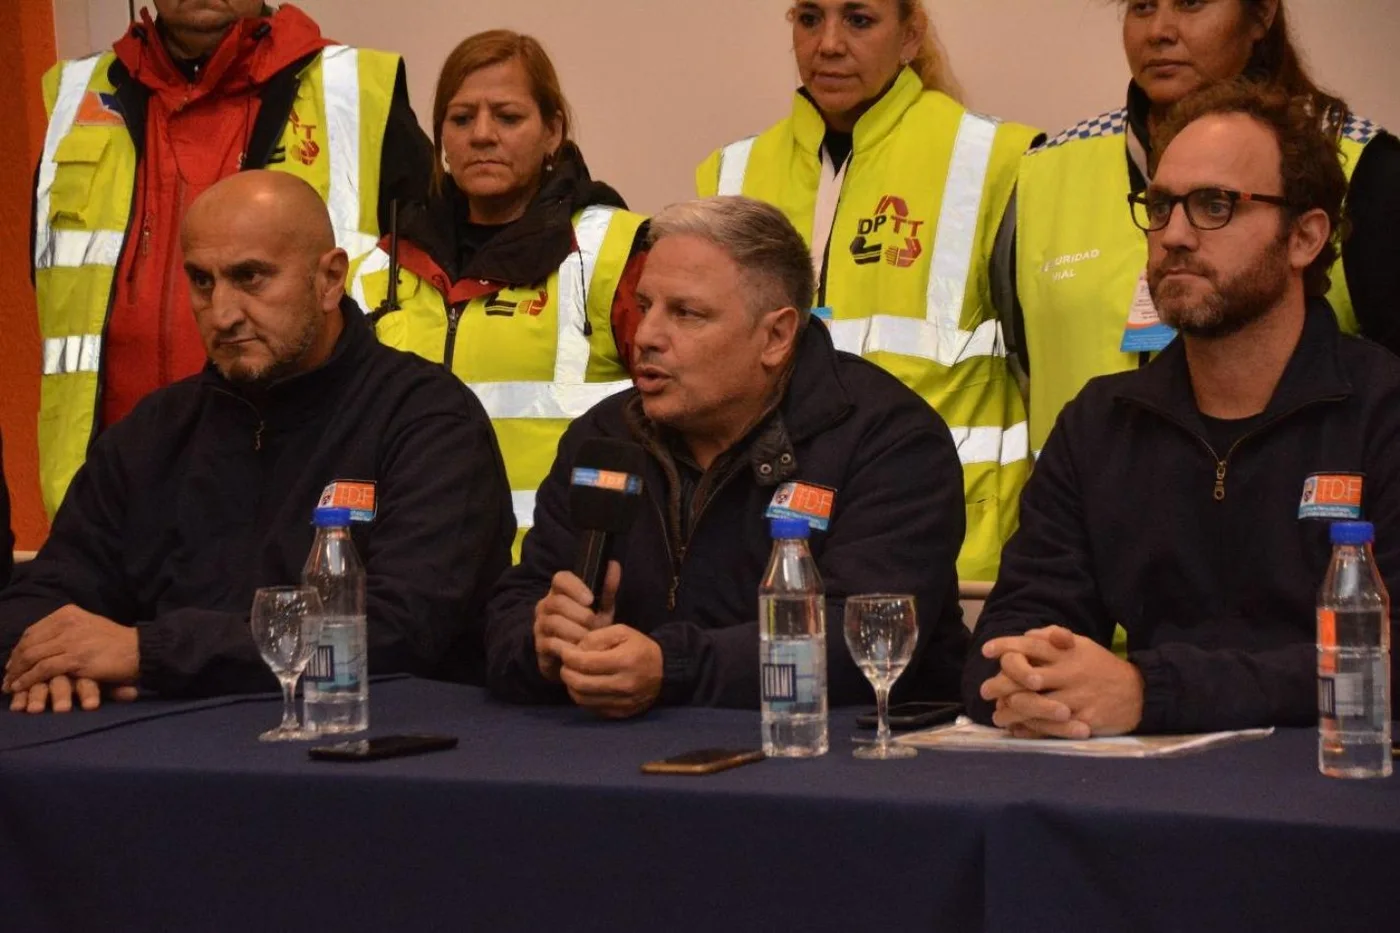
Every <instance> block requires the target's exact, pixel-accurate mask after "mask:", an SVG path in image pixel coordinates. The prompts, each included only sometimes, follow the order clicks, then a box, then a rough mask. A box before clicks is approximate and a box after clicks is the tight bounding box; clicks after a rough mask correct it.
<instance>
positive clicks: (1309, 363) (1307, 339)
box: [1114, 298, 1352, 431]
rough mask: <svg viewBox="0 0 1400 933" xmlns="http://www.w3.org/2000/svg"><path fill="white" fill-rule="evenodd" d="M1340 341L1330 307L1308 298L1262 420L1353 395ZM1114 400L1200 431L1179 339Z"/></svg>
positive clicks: (1130, 380)
mask: <svg viewBox="0 0 1400 933" xmlns="http://www.w3.org/2000/svg"><path fill="white" fill-rule="evenodd" d="M1340 340H1341V331H1340V330H1339V329H1338V327H1337V319H1336V316H1335V315H1334V314H1333V313H1332V308H1331V306H1330V305H1329V304H1328V303H1327V301H1326V300H1325V299H1322V298H1310V299H1308V309H1307V314H1306V316H1305V317H1304V319H1303V333H1302V335H1301V336H1300V337H1299V338H1298V345H1297V346H1296V347H1295V348H1294V349H1293V355H1292V356H1291V357H1289V359H1288V364H1287V365H1286V366H1285V367H1284V369H1283V376H1282V377H1281V378H1280V379H1279V383H1278V386H1277V388H1275V389H1274V394H1273V396H1272V397H1271V398H1270V399H1269V404H1268V405H1267V406H1265V408H1264V411H1263V421H1265V422H1270V421H1273V420H1275V419H1277V418H1280V417H1283V416H1284V415H1287V414H1289V413H1290V412H1292V411H1294V410H1296V409H1298V408H1302V407H1304V406H1305V405H1309V404H1312V403H1313V402H1321V401H1328V400H1333V399H1341V398H1346V397H1348V396H1350V395H1351V394H1352V386H1351V382H1350V381H1349V380H1348V379H1347V378H1346V375H1345V373H1344V372H1343V371H1342V366H1341V363H1340V361H1339V360H1338V359H1337V344H1338V342H1339V341H1340ZM1114 399H1115V400H1118V401H1123V402H1128V403H1135V404H1138V405H1142V406H1145V407H1147V408H1151V409H1153V410H1156V411H1158V412H1161V413H1163V414H1166V415H1168V416H1171V417H1173V418H1174V419H1176V420H1177V421H1180V422H1181V423H1182V424H1184V425H1187V426H1188V427H1191V428H1193V429H1194V430H1198V431H1199V430H1203V429H1204V422H1202V421H1201V413H1200V409H1199V408H1197V406H1196V397H1195V394H1194V392H1193V391H1192V389H1191V372H1190V370H1189V368H1188V367H1187V364H1186V348H1185V346H1184V344H1183V341H1181V340H1179V339H1178V340H1173V341H1172V342H1171V344H1170V345H1169V346H1168V347H1167V348H1166V349H1165V350H1163V351H1162V353H1161V354H1160V355H1159V356H1158V357H1157V358H1156V359H1155V360H1153V361H1152V362H1151V363H1149V364H1148V365H1147V366H1145V367H1143V368H1142V369H1140V370H1138V371H1137V372H1135V373H1133V374H1131V375H1130V376H1129V377H1128V378H1126V379H1124V380H1123V382H1122V383H1121V385H1120V387H1119V389H1118V391H1117V392H1116V393H1115V394H1114Z"/></svg>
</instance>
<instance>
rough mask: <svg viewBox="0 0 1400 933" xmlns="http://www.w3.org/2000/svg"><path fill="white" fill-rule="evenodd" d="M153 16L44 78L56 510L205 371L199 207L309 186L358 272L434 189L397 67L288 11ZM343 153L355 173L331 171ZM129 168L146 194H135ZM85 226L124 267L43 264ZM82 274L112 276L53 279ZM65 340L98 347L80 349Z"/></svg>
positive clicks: (95, 255) (94, 256) (176, 11)
mask: <svg viewBox="0 0 1400 933" xmlns="http://www.w3.org/2000/svg"><path fill="white" fill-rule="evenodd" d="M154 5H155V10H156V13H157V16H156V18H154V19H152V16H151V13H150V12H149V11H147V10H144V9H143V10H142V12H141V15H140V17H139V19H138V20H137V21H135V22H133V23H132V24H131V26H130V28H129V29H128V30H127V32H126V34H125V35H124V36H122V38H121V39H119V40H118V41H117V42H116V44H115V45H114V46H113V47H112V50H111V53H110V54H107V55H104V56H102V57H100V58H99V59H97V64H96V66H95V67H94V66H93V65H92V64H91V62H90V60H89V61H86V62H85V61H77V62H64V63H60V65H59V66H58V67H57V68H56V69H55V71H54V73H53V74H51V75H50V77H49V78H48V79H46V92H47V95H48V103H49V109H50V126H49V132H48V135H47V139H46V143H45V154H44V157H43V159H42V160H41V163H40V168H39V173H38V179H37V183H36V189H35V208H36V209H35V218H34V219H35V238H36V244H38V245H37V246H36V250H35V271H36V280H37V284H38V286H39V287H38V293H39V295H38V297H39V313H40V323H41V330H42V331H43V334H44V337H45V338H46V339H45V347H44V350H45V367H44V374H45V382H44V390H45V397H44V399H43V411H42V416H41V421H43V422H45V423H47V424H49V425H55V426H56V427H52V428H51V429H50V433H49V434H46V433H45V432H43V431H41V435H40V448H41V474H42V476H41V479H42V482H43V486H44V493H45V501H46V505H47V506H48V508H49V511H50V513H52V512H53V511H54V510H56V509H57V506H58V502H59V501H60V500H61V497H62V493H63V490H64V489H66V486H67V482H68V479H69V477H71V475H72V472H73V471H74V470H76V469H77V466H78V464H79V462H81V461H80V456H79V455H80V454H81V452H82V449H83V445H85V444H86V443H88V442H89V438H90V437H95V436H96V435H97V434H98V433H100V431H101V430H103V429H105V428H107V427H110V426H111V425H112V424H114V423H116V422H117V421H119V420H120V419H121V418H122V417H124V416H125V415H126V414H127V413H128V412H130V411H131V409H132V408H133V407H134V406H135V405H136V403H137V402H138V401H140V399H141V398H143V397H144V396H145V395H147V394H148V393H150V392H151V391H153V390H155V389H157V388H161V387H163V386H165V385H168V384H170V383H171V382H174V381H176V380H179V379H182V378H184V377H186V376H189V375H191V374H193V373H195V372H198V371H199V369H200V367H201V366H202V365H203V362H204V349H203V347H202V345H201V343H200V339H199V333H198V331H197V329H196V328H195V324H194V318H193V316H192V314H191V310H190V302H189V295H188V291H187V289H186V288H185V286H184V280H183V272H182V270H181V264H182V259H181V255H180V248H179V242H178V240H179V230H180V223H181V221H182V220H183V218H184V215H185V211H186V209H187V207H188V206H189V204H190V203H191V202H192V201H193V200H194V199H195V198H197V197H198V196H199V195H200V194H201V193H202V192H204V191H205V190H206V189H208V188H209V187H210V186H211V185H213V184H214V183H215V182H217V181H219V180H220V179H222V178H225V177H227V176H229V175H232V174H233V173H235V172H238V171H242V170H245V169H252V168H271V169H276V170H282V171H287V172H289V173H292V174H296V175H299V176H300V177H302V178H304V179H305V180H307V181H308V182H310V183H311V184H312V185H313V187H316V188H318V190H320V192H321V194H322V197H323V198H324V199H326V200H327V201H328V203H329V206H330V207H331V213H332V217H333V220H334V221H335V226H336V234H337V241H338V243H339V245H341V246H342V247H343V248H345V249H346V250H347V252H348V253H349V254H350V255H351V256H352V258H353V257H354V256H357V255H360V254H362V253H364V252H367V251H368V250H369V249H371V248H372V247H373V245H374V241H375V240H376V239H377V238H378V233H379V228H380V227H381V226H383V227H385V228H387V226H388V222H387V218H388V216H389V205H390V203H391V202H392V201H393V200H395V199H398V200H402V201H405V202H407V201H409V200H416V199H421V198H422V197H423V195H424V194H425V192H426V190H427V184H428V179H429V177H430V175H431V166H432V147H431V145H430V144H429V142H428V139H427V137H426V136H425V135H424V133H423V131H422V129H421V128H420V127H419V126H418V122H417V119H416V118H415V117H414V114H413V111H412V109H411V107H410V105H409V102H408V92H407V85H406V81H405V76H404V70H403V62H402V60H401V59H400V58H399V57H398V56H397V55H389V54H387V53H371V52H367V51H362V50H357V49H352V48H349V47H344V46H338V45H336V44H335V43H333V42H332V41H331V40H330V39H327V38H326V37H325V36H323V35H322V34H321V30H320V28H319V27H318V26H317V25H316V23H315V22H313V21H312V20H311V18H310V17H308V16H307V15H306V14H305V13H303V12H302V11H301V10H299V9H297V8H296V7H294V6H290V5H285V6H282V7H280V8H278V9H277V10H275V11H274V10H272V9H271V8H269V7H267V6H265V5H264V4H263V3H262V0H154ZM85 65H86V67H87V70H91V71H92V74H91V77H90V78H86V80H84V78H82V77H76V76H78V75H83V74H84V66H85ZM55 87H56V88H57V89H56V90H55ZM65 95H68V96H67V97H65ZM317 124H320V125H317ZM337 131H338V132H339V133H340V136H339V137H337V136H335V133H336V132H337ZM381 140H382V142H381ZM341 141H345V142H346V145H340V142H341ZM337 146H339V148H337ZM133 147H134V156H132V155H130V153H131V151H132V149H133ZM376 150H377V151H378V160H377V163H376V161H375V153H376ZM338 157H343V158H344V159H345V162H343V163H338V164H336V165H332V163H335V162H336V160H337V158H338ZM83 163H88V164H83ZM347 163H348V164H349V165H350V166H351V167H352V168H353V169H354V170H355V171H354V176H355V181H354V182H353V183H351V184H349V185H348V186H347V185H345V184H341V186H340V187H341V189H342V194H343V195H344V196H343V197H341V198H340V200H341V202H342V203H341V204H339V205H338V204H337V203H336V196H337V193H336V187H337V181H338V180H339V179H341V178H343V177H344V176H345V175H346V171H345V168H346V164H347ZM376 164H377V171H375V165H376ZM133 167H134V176H135V177H134V191H133V190H131V189H130V188H128V187H127V186H128V185H131V184H132V182H133V178H132V175H133ZM84 173H86V174H84ZM78 188H82V190H83V191H84V192H85V194H84V196H81V197H79V196H78V195H76V194H75V190H76V189H78ZM347 188H348V189H349V190H345V189H347ZM75 199H76V200H77V201H78V202H80V203H77V204H76V205H74V204H69V203H67V202H71V201H74V200H75ZM128 201H129V204H128ZM376 215H377V216H376ZM85 218H97V219H96V220H91V219H87V220H85ZM75 224H76V225H77V227H78V230H77V232H79V233H83V232H85V231H88V230H95V231H96V235H102V234H107V235H109V236H110V237H116V238H117V240H116V242H117V243H119V244H120V245H119V255H112V254H115V253H116V247H113V248H112V249H111V250H110V252H109V253H108V255H107V257H106V258H103V255H102V254H103V252H104V251H103V250H101V249H94V248H89V249H79V250H77V251H76V253H77V256H76V260H77V261H76V262H75V261H74V257H71V256H70V257H68V258H64V257H63V250H62V248H61V244H60V247H59V248H56V249H54V250H53V251H52V253H51V254H45V252H44V250H43V248H42V247H43V246H45V245H46V244H51V243H54V242H58V241H60V239H61V237H62V236H63V234H65V233H69V232H70V231H72V230H73V227H74V225H75ZM104 228H105V229H104ZM123 230H124V234H123ZM55 254H56V255H55ZM113 264H114V265H115V270H113V269H112V268H111V266H112V265H113ZM104 265H106V267H107V268H106V269H103V268H101V267H102V266H104ZM64 266H68V267H69V268H67V269H64V268H63V267H64ZM73 266H77V269H76V271H75V270H74V269H73V268H72V267H73ZM83 272H90V273H95V274H105V277H104V278H102V279H101V280H100V284H93V280H91V279H84V280H81V281H80V282H78V284H77V285H74V284H73V280H72V279H65V280H64V281H62V282H59V281H57V278H56V277H57V276H59V275H62V274H65V273H66V274H67V275H69V276H74V275H77V274H79V273H83ZM106 277H110V281H111V285H110V288H109V287H106V285H105V282H106V280H107V279H106ZM104 308H105V320H104V318H103V313H104ZM75 322H86V323H85V324H84V326H78V325H77V324H76V323H75ZM98 325H102V326H100V328H99V326H98ZM65 340H66V341H67V342H68V343H70V344H71V343H76V342H77V341H79V340H85V341H86V342H85V343H82V344H79V346H81V348H82V349H81V352H76V351H77V350H78V347H77V346H69V347H66V348H65V347H64V346H62V344H63V343H64V341H65ZM51 344H53V345H54V346H50V345H51ZM93 349H95V352H93ZM65 350H66V351H68V352H65ZM65 357H66V362H64V360H65ZM51 362H53V363H54V365H50V363H51ZM84 371H86V372H92V371H96V372H97V374H98V380H97V384H96V386H95V387H92V388H86V389H84V390H83V391H81V392H72V390H71V388H65V387H64V386H62V385H60V384H59V383H60V380H63V379H64V378H68V377H69V376H70V374H72V373H74V372H78V373H82V372H84ZM70 385H71V384H70ZM94 388H95V393H94ZM94 394H95V397H94ZM89 407H90V410H89ZM59 435H61V436H59Z"/></svg>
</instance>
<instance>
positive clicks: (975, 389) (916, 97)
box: [697, 0, 1037, 580]
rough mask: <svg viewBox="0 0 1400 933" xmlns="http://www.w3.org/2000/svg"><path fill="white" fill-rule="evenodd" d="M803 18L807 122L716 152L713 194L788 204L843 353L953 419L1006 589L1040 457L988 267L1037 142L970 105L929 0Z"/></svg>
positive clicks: (978, 530)
mask: <svg viewBox="0 0 1400 933" xmlns="http://www.w3.org/2000/svg"><path fill="white" fill-rule="evenodd" d="M788 19H789V20H790V21H791V23H792V37H793V51H794V53H795V55H796V58H797V70H798V73H799V75H800V77H801V81H802V87H801V88H800V89H799V90H798V91H797V93H796V94H795V95H794V98H793V105H792V112H791V113H790V114H789V115H788V116H787V117H786V118H785V119H783V120H782V121H781V122H780V123H778V124H777V125H775V126H773V127H771V128H770V129H768V130H767V131H765V132H764V133H762V134H761V135H759V136H757V137H753V138H750V139H745V140H741V141H739V142H736V143H732V144H730V145H728V146H725V147H724V148H723V149H720V150H719V151H717V152H715V153H714V154H713V155H711V156H710V158H709V159H707V160H706V161H705V162H704V164H702V165H701V166H700V168H699V170H698V173H697V183H698V188H699V191H700V193H701V194H702V195H707V194H716V193H719V194H745V195H748V196H750V197H755V198H759V199H761V200H764V201H768V202H770V203H772V204H774V205H776V206H778V207H779V208H781V209H782V210H783V212H784V213H785V214H786V215H787V216H788V219H789V220H791V221H792V223H793V225H794V226H796V227H797V229H798V230H799V231H800V232H801V233H802V234H803V236H804V237H805V238H806V239H807V242H808V244H809V245H810V246H811V250H812V265H813V268H814V269H815V270H816V272H817V275H818V294H817V304H818V306H819V307H818V308H817V313H818V314H819V315H820V316H821V317H823V318H825V319H826V320H827V321H828V326H829V327H830V328H831V331H832V336H833V338H834V339H835V341H836V344H837V346H838V347H840V348H841V349H844V350H848V351H851V352H854V353H858V354H860V355H862V356H865V357H866V358H868V359H870V360H872V361H873V362H875V363H878V364H879V365H881V366H883V367H884V368H886V369H888V370H889V371H890V372H891V373H893V374H894V375H896V376H898V377H899V378H900V379H901V380H902V381H903V382H904V383H905V384H906V385H908V386H909V387H910V388H912V389H914V391H916V392H918V393H919V394H920V395H921V396H922V397H923V398H924V399H925V400H927V401H928V403H929V404H930V405H932V406H933V407H934V408H935V409H936V410H937V411H938V413H939V414H940V415H942V417H943V420H944V421H946V422H947V423H948V426H949V427H950V428H951V429H952V433H953V439H954V440H955V441H956V442H957V445H958V453H959V456H960V458H961V460H962V465H963V475H964V492H965V500H966V506H967V537H966V539H965V541H964V545H963V550H962V554H961V556H960V557H959V560H958V572H959V574H960V576H961V577H962V578H963V579H971V580H990V579H992V578H993V577H994V576H995V574H996V567H997V563H998V560H999V558H1000V554H1001V547H1002V544H1003V543H1004V542H1005V540H1006V539H1007V538H1008V537H1009V536H1010V534H1011V531H1012V530H1013V529H1014V528H1015V524H1016V514H1017V513H1016V505H1017V499H1018V497H1019V495H1020V491H1021V487H1022V485H1023V484H1024V483H1025V481H1026V477H1027V476H1028V474H1029V472H1030V460H1029V455H1028V448H1027V445H1026V414H1025V409H1024V406H1023V405H1022V402H1021V396H1020V392H1019V389H1018V386H1017V384H1016V381H1015V379H1014V378H1013V376H1012V374H1011V371H1010V369H1009V366H1008V363H1007V359H1006V351H1005V347H1004V345H1003V341H1002V338H1001V333H1000V328H999V325H998V323H997V314H996V312H995V310H994V308H993V301H992V281H993V278H992V275H991V274H990V270H989V263H990V258H991V256H992V253H993V244H994V242H995V240H996V235H997V230H998V227H999V225H1000V223H1001V219H1002V215H1003V213H1004V212H1005V210H1006V206H1007V203H1008V201H1009V199H1010V196H1011V190H1012V187H1013V185H1014V183H1015V178H1016V166H1017V162H1018V160H1019V159H1020V157H1021V154H1022V153H1023V152H1024V151H1025V150H1026V148H1027V147H1028V146H1029V145H1030V144H1031V143H1032V141H1033V140H1034V139H1035V138H1036V136H1037V133H1036V131H1035V130H1033V129H1031V128H1029V127H1025V126H1019V125H1016V124H1011V123H1002V122H1000V121H998V120H995V119H993V118H990V117H986V116H982V115H980V114H976V113H973V112H971V111H969V110H967V109H966V108H964V107H963V106H962V105H961V104H960V103H958V101H957V99H956V95H957V88H956V85H955V83H954V82H953V80H952V78H951V76H950V74H949V71H948V67H947V62H946V59H945V57H944V56H943V55H942V52H941V50H940V48H939V46H938V43H937V41H936V39H935V38H934V35H933V30H932V28H931V26H930V24H929V21H928V14H927V12H926V11H925V10H924V8H923V5H922V3H920V2H919V0H862V2H849V0H799V2H797V3H794V4H793V6H792V8H791V9H790V10H789V12H788ZM1006 274H1007V275H1008V276H1009V271H1008V272H1007V273H1006Z"/></svg>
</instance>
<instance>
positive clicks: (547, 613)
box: [534, 439, 662, 719]
mask: <svg viewBox="0 0 1400 933" xmlns="http://www.w3.org/2000/svg"><path fill="white" fill-rule="evenodd" d="M645 462H646V460H645V454H644V453H643V452H642V449H641V448H640V447H638V446H637V445H635V444H629V443H626V442H622V441H610V440H604V439H592V440H589V441H587V442H586V443H584V444H583V446H582V447H581V448H580V449H579V453H578V457H577V458H576V459H575V461H574V471H573V482H572V485H571V486H570V488H569V514H570V517H571V518H572V519H573V523H574V526H575V527H576V528H577V529H578V530H579V535H580V547H579V554H578V560H577V562H576V564H575V567H574V571H573V572H570V571H567V570H561V571H559V572H558V573H556V574H555V575H554V579H553V580H552V581H551V582H550V587H549V593H548V595H546V596H545V597H544V599H541V600H540V601H539V602H538V603H536V604H535V623H534V636H535V659H536V662H537V663H538V664H539V668H540V673H541V674H542V675H543V676H544V677H545V679H547V680H550V681H553V682H556V683H562V684H563V685H564V686H565V687H566V688H567V689H568V691H569V696H570V697H571V698H572V699H573V701H574V702H575V703H577V704H578V705H579V706H582V707H585V708H587V709H591V710H593V711H594V712H596V713H597V714H598V715H600V716H604V717H608V718H613V719H621V718H625V717H628V716H635V715H637V714H638V713H643V712H645V711H646V710H648V709H650V708H651V706H652V705H653V704H654V703H655V702H656V698H657V697H658V696H659V695H660V693H661V677H662V656H661V646H660V645H658V644H657V643H656V642H655V641H653V640H652V639H651V638H649V637H647V636H646V635H644V634H642V633H641V632H639V631H637V630H636V629H634V628H632V627H630V626H627V625H623V624H621V623H619V622H618V621H617V620H616V618H615V610H616V602H617V591H618V587H619V586H620V585H621V583H622V566H621V565H620V564H619V563H618V562H617V561H615V560H609V559H608V558H609V555H610V552H611V550H612V546H613V542H614V540H615V536H616V535H620V534H622V533H624V532H626V531H627V529H628V528H630V527H631V525H632V522H633V521H635V520H636V517H637V512H638V511H639V510H640V508H641V505H642V476H641V474H642V471H643V469H644V466H645Z"/></svg>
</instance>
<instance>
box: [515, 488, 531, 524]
mask: <svg viewBox="0 0 1400 933" xmlns="http://www.w3.org/2000/svg"><path fill="white" fill-rule="evenodd" d="M510 504H511V507H512V508H513V509H514V511H515V526H516V527H517V528H529V527H531V526H533V525H534V524H535V491H534V490H533V489H532V490H530V491H529V492H517V491H516V490H514V489H512V490H511V491H510Z"/></svg>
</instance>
